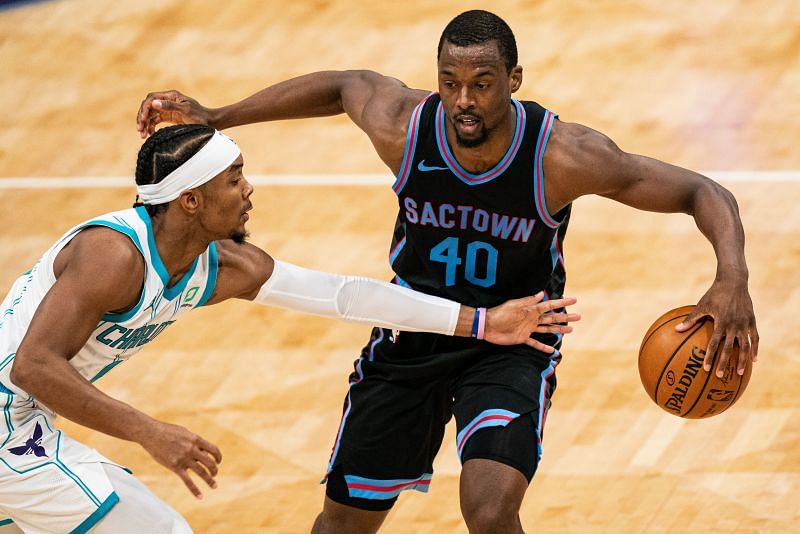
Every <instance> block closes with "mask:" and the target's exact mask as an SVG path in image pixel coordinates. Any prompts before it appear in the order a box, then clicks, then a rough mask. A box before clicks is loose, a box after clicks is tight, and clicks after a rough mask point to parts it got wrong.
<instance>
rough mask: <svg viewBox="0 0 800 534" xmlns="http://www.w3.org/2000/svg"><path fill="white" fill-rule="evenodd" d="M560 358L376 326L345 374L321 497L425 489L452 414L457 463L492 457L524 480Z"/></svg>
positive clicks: (532, 466) (379, 501)
mask: <svg viewBox="0 0 800 534" xmlns="http://www.w3.org/2000/svg"><path fill="white" fill-rule="evenodd" d="M555 341H556V340H551V341H550V342H549V344H553V342H555ZM559 360H560V355H558V354H556V356H555V357H551V355H548V354H545V353H542V352H539V351H536V350H534V349H532V348H530V347H528V346H525V345H523V346H514V347H500V346H496V345H491V344H489V343H486V342H482V341H477V340H473V339H465V338H452V337H446V336H439V335H435V334H427V333H412V332H397V331H392V330H387V329H380V328H376V329H374V330H373V332H372V336H371V339H370V342H369V343H368V344H367V346H366V347H365V348H364V349H363V350H362V354H361V357H360V358H359V359H358V360H356V362H355V364H354V365H355V370H354V372H353V373H352V374H351V376H350V387H349V391H348V393H347V396H346V398H345V401H344V409H343V414H342V421H341V424H340V427H339V430H338V433H337V436H336V440H335V442H334V446H333V451H332V454H331V458H330V462H329V464H328V472H327V475H326V478H325V479H324V480H326V481H327V488H326V494H327V496H328V497H329V498H330V499H332V500H333V501H335V502H338V503H341V504H345V505H348V506H354V507H356V508H361V509H365V510H388V509H389V508H391V506H392V505H393V504H394V502H395V500H396V499H397V496H398V495H399V493H400V492H401V491H403V490H409V489H414V490H418V491H422V492H427V490H428V487H429V485H430V483H431V479H432V476H433V460H434V458H435V456H436V454H437V452H438V451H439V448H440V446H441V443H442V439H443V437H444V431H445V425H446V423H447V422H448V421H449V420H450V419H451V417H452V416H455V419H456V426H457V435H456V453H457V454H458V456H459V459H460V460H461V462H462V464H463V463H464V462H466V461H467V460H469V459H473V458H483V459H490V460H495V461H498V462H501V463H503V464H506V465H509V466H511V467H513V468H515V469H517V470H518V471H520V472H521V473H522V474H523V475H524V476H525V477H526V478H527V479H528V481H530V480H531V478H532V477H533V475H534V473H535V471H536V467H537V466H538V461H539V458H540V457H541V452H542V449H541V443H542V433H543V428H544V422H545V418H546V414H547V410H548V408H549V406H550V398H551V396H552V394H553V392H554V391H555V387H556V378H555V367H556V365H557V363H558V361H559Z"/></svg>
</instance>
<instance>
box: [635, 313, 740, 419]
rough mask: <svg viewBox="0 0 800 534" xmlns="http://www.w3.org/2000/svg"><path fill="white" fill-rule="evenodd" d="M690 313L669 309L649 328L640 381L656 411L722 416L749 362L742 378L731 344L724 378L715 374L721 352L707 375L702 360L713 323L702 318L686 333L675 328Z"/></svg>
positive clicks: (641, 355) (641, 352)
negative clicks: (657, 409) (730, 352)
mask: <svg viewBox="0 0 800 534" xmlns="http://www.w3.org/2000/svg"><path fill="white" fill-rule="evenodd" d="M693 309H694V306H683V307H680V308H676V309H674V310H670V311H668V312H667V313H665V314H664V315H662V316H661V317H659V318H658V319H656V321H655V322H654V323H653V324H652V326H650V328H649V329H648V330H647V333H646V334H645V336H644V340H643V341H642V346H641V348H640V349H639V377H640V378H641V379H642V385H643V386H644V389H645V391H647V394H648V395H650V398H651V399H653V401H654V402H655V403H656V404H657V405H658V406H659V407H661V408H662V409H664V410H665V411H667V412H669V413H671V414H673V415H677V416H679V417H685V418H688V419H702V418H705V417H711V416H712V415H717V414H719V413H722V412H724V411H725V410H727V409H728V408H730V407H731V406H732V405H733V404H734V403H735V402H736V401H737V400H738V399H739V397H741V396H742V393H743V392H744V390H745V388H746V387H747V382H748V381H749V380H750V373H751V371H752V363H751V362H750V360H749V359H748V361H747V363H746V365H745V370H744V375H741V376H740V375H739V374H738V373H737V372H736V365H737V362H738V357H739V348H738V347H737V346H735V347H734V349H733V352H732V354H731V358H730V360H729V361H728V366H727V367H726V368H725V374H724V376H723V377H722V378H719V377H717V375H716V374H715V372H716V368H717V358H718V356H719V351H717V354H715V355H714V359H713V360H712V363H711V371H710V372H708V373H706V372H705V371H704V370H703V360H704V359H705V354H706V347H707V346H708V340H709V339H711V334H712V333H713V331H714V322H713V321H712V320H711V319H710V318H705V319H703V320H702V321H701V322H699V323H697V324H695V325H694V326H693V327H692V328H690V329H689V330H687V331H686V332H678V331H676V330H675V326H676V325H678V324H680V323H681V321H683V320H684V319H685V318H686V317H687V316H688V315H689V314H690V313H691V311H692V310H693ZM721 348H722V347H721V346H720V349H721Z"/></svg>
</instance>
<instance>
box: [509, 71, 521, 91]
mask: <svg viewBox="0 0 800 534" xmlns="http://www.w3.org/2000/svg"><path fill="white" fill-rule="evenodd" d="M521 85H522V67H521V66H520V65H517V66H516V67H514V68H513V69H511V74H509V75H508V86H509V89H511V92H512V93H516V92H517V89H519V88H520V86H521Z"/></svg>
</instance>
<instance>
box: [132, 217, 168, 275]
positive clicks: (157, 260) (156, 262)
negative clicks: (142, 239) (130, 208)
mask: <svg viewBox="0 0 800 534" xmlns="http://www.w3.org/2000/svg"><path fill="white" fill-rule="evenodd" d="M135 209H136V214H137V215H138V216H139V218H140V219H141V220H142V222H143V223H144V225H145V226H146V227H147V246H148V248H149V249H150V263H152V265H153V268H155V270H156V272H157V273H158V277H159V278H161V281H162V282H163V283H164V287H167V284H169V274H168V273H167V268H166V267H164V262H163V261H161V256H159V255H158V247H156V237H155V234H154V233H153V223H152V222H151V221H150V215H149V214H148V213H147V210H146V209H145V208H144V206H138V207H137V208H135Z"/></svg>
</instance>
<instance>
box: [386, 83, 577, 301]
mask: <svg viewBox="0 0 800 534" xmlns="http://www.w3.org/2000/svg"><path fill="white" fill-rule="evenodd" d="M512 103H513V106H514V108H515V110H516V130H515V133H514V138H513V140H512V142H511V145H510V147H509V148H508V151H507V152H506V154H505V155H504V156H503V158H502V159H501V160H500V161H499V162H498V163H497V165H496V166H495V167H493V168H492V169H490V170H488V171H486V172H484V173H481V174H477V175H476V174H471V173H469V172H467V171H465V170H464V169H463V168H462V167H461V166H460V165H459V164H458V162H457V161H456V159H455V157H454V156H453V153H452V151H451V150H450V147H449V145H448V143H447V138H446V137H445V120H447V119H445V116H444V110H443V108H442V104H441V99H440V97H439V95H438V94H435V93H434V94H431V95H429V96H428V97H426V98H425V99H424V100H423V101H422V102H420V104H419V105H418V106H417V107H416V108H415V109H414V112H413V113H412V115H411V120H410V122H409V128H408V135H407V138H406V147H405V153H404V156H403V161H402V164H401V166H400V171H399V173H398V175H397V179H396V181H395V183H394V185H393V189H394V191H395V193H397V195H398V199H399V204H400V212H399V214H398V216H397V223H396V226H395V231H394V238H393V241H392V247H391V252H390V255H389V261H390V263H391V265H392V269H393V270H394V272H395V274H396V277H395V282H396V283H398V284H400V285H404V286H407V287H411V288H414V289H416V290H419V291H422V292H425V293H429V294H433V295H438V296H441V297H446V298H449V299H452V300H456V301H459V302H462V303H464V304H467V305H469V306H474V307H475V306H485V307H491V306H496V305H498V304H500V303H502V302H504V301H506V300H508V299H511V298H519V297H524V296H530V295H533V294H535V293H537V292H539V291H541V290H544V291H545V292H546V295H547V298H558V297H560V296H562V294H563V290H564V282H565V270H564V258H563V254H562V243H563V240H564V234H565V233H566V230H567V223H568V221H569V214H570V209H571V206H569V205H568V206H566V207H565V208H564V209H562V210H561V211H560V212H559V213H557V214H556V215H555V216H552V215H550V213H549V212H548V211H547V206H546V203H545V198H544V175H543V169H542V158H543V154H544V151H545V147H546V146H547V141H548V138H549V136H550V131H551V128H552V126H553V122H554V121H555V120H556V115H555V114H554V113H552V112H550V111H548V110H546V109H544V108H543V107H542V106H540V105H539V104H537V103H535V102H518V101H516V100H512Z"/></svg>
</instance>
